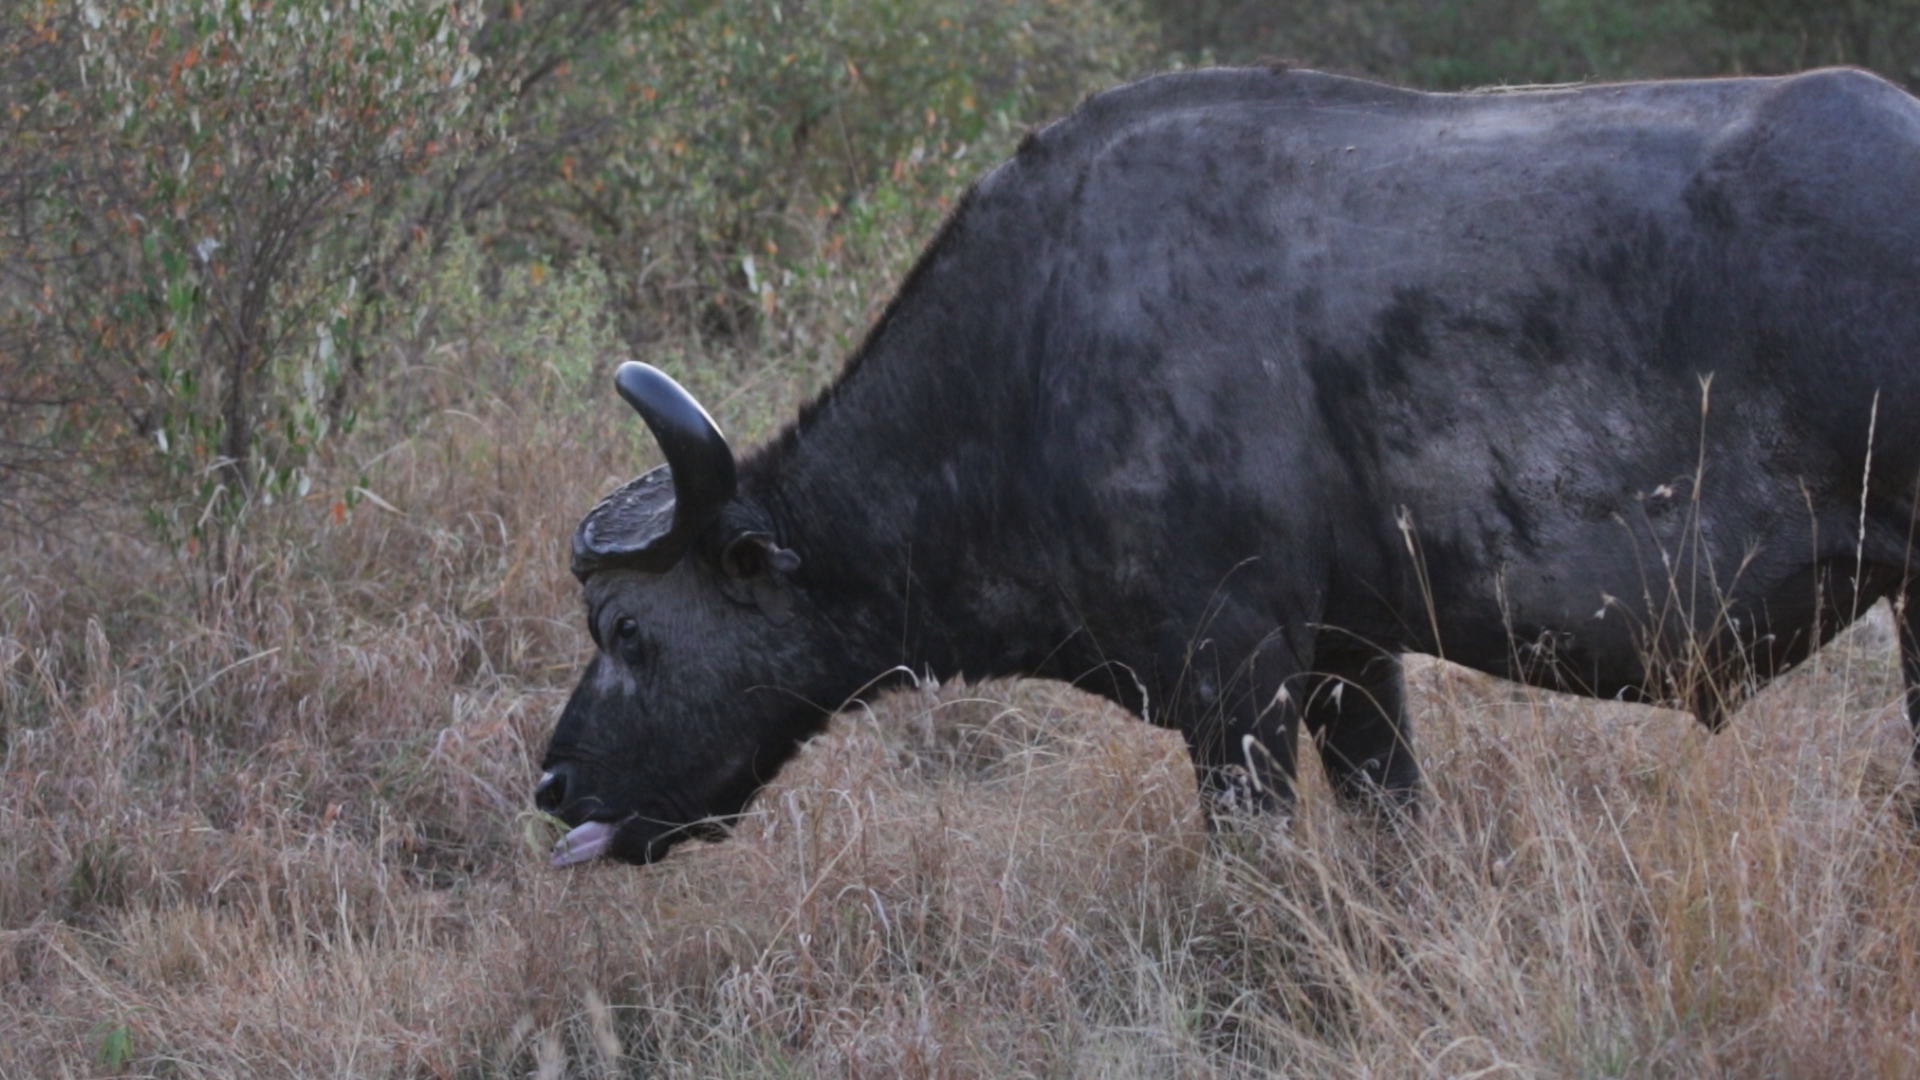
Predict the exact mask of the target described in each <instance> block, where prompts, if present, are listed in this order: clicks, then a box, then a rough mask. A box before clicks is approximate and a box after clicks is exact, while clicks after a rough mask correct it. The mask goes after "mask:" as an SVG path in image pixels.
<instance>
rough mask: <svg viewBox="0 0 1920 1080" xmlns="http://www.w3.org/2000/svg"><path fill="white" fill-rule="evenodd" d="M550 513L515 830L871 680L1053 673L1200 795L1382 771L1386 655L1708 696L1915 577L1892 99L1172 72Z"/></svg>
mask: <svg viewBox="0 0 1920 1080" xmlns="http://www.w3.org/2000/svg"><path fill="white" fill-rule="evenodd" d="M616 382H617V384H618V388H619V390H620V393H621V394H622V395H623V396H624V397H625V398H626V399H627V401H628V402H629V403H630V404H632V405H633V406H634V407H635V408H636V409H638V410H639V412H640V413H641V414H642V416H643V417H644V418H645V421H646V423H647V424H648V425H649V426H650V427H651V428H652V430H653V432H654V434H655V435H656V436H657V437H658V439H659V441H660V444H661V446H662V448H663V450H664V451H665V455H666V460H667V465H665V466H662V467H661V468H658V469H655V470H653V471H652V472H649V473H647V474H646V475H644V476H642V477H640V478H639V479H638V480H635V481H633V482H632V483H630V484H628V485H626V486H625V487H622V488H621V489H619V490H618V491H616V492H615V493H613V494H612V495H610V496H608V497H607V498H606V499H605V500H604V501H602V502H601V503H600V504H599V505H598V506H596V507H594V508H593V510H592V512H591V513H589V514H588V515H587V516H586V518H585V520H584V521H582V522H581V524H580V526H579V529H578V531H577V532H576V533H575V535H574V538H573V571H574V573H575V574H576V575H577V576H578V577H579V579H580V581H581V582H582V584H583V585H584V588H585V594H586V601H587V625H588V628H589V629H590V630H591V632H592V635H593V641H594V644H595V646H596V647H597V648H598V650H599V651H598V655H596V656H595V657H594V658H593V661H592V663H591V664H589V665H588V667H587V669H586V672H585V674H584V675H583V677H582V678H581V680H580V684H579V686H578V688H577V689H575V690H574V692H573V696H572V697H571V699H570V700H569V701H568V702H567V705H566V709H565V711H564V713H563V714H562V715H561V717H560V720H559V723H558V726H557V728H556V730H555V731H554V733H553V737H552V741H551V743H550V745H549V746H548V748H547V752H546V757H545V762H544V767H545V769H546V775H545V776H544V777H543V778H542V780H541V781H540V785H539V789H538V792H537V794H536V799H537V801H538V804H539V805H540V806H541V807H543V808H545V809H546V810H548V811H551V812H552V813H554V814H557V815H558V816H559V817H561V818H563V819H565V821H566V822H567V823H568V825H570V826H572V827H573V829H572V832H570V833H569V834H568V836H567V837H566V839H565V840H563V841H562V843H561V846H560V848H559V851H558V853H557V854H556V856H555V860H554V861H555V862H556V863H560V864H564V863H570V862H579V861H583V860H586V859H589V858H593V857H595V856H599V855H607V856H611V857H613V858H617V859H623V860H627V861H631V862H645V861H648V860H652V859H657V858H659V857H660V856H661V855H662V854H663V853H665V852H666V851H667V850H668V849H669V848H670V847H671V846H672V845H673V844H674V843H676V842H677V841H679V840H681V839H682V838H684V837H686V836H688V835H690V834H697V833H701V832H713V831H716V830H717V829H719V828H721V827H723V825H724V823H725V822H726V821H727V820H728V819H729V818H730V817H732V816H733V815H737V814H738V813H739V812H740V811H741V810H742V808H743V807H745V806H746V804H747V802H748V801H749V800H750V799H751V798H752V797H753V794H754V792H755V791H756V790H757V789H758V788H759V787H760V786H761V785H762V784H764V783H766V782H767V780H768V779H769V778H770V777H772V776H773V775H774V773H775V772H776V771H777V770H778V769H779V768H780V767H781V764H782V763H783V762H785V761H786V760H788V758H790V757H791V756H792V755H793V753H794V751H795V749H796V747H798V746H800V745H801V744H802V743H804V742H805V741H806V740H807V739H808V738H809V737H810V736H813V735H814V734H815V733H817V732H819V731H820V730H821V729H822V727H823V726H824V725H825V724H826V722H827V720H828V717H829V716H830V714H831V713H832V712H833V711H834V709H835V708H836V707H838V706H840V705H842V704H843V703H844V702H846V700H847V699H848V697H849V695H851V694H854V693H858V692H861V690H862V688H864V687H867V686H869V685H871V684H872V683H873V682H874V680H875V679H876V677H885V673H888V672H892V673H894V677H897V678H904V677H908V674H907V673H912V674H914V675H921V674H926V673H930V674H931V675H933V676H935V677H937V678H941V679H945V678H948V677H953V676H960V677H965V678H970V679H971V678H983V677H993V676H1011V675H1026V676H1039V677H1044V678H1052V679H1063V680H1068V681H1071V682H1073V683H1076V684H1078V685H1080V686H1082V687H1085V688H1088V689H1090V690H1093V691H1095V692H1097V693H1099V694H1102V695H1105V696H1106V697H1109V698H1111V699H1112V700H1114V701H1116V702H1119V703H1120V704H1121V705H1123V706H1125V707H1126V708H1128V709H1130V710H1132V711H1133V712H1134V713H1136V714H1137V715H1139V716H1141V717H1144V718H1146V719H1148V720H1151V721H1152V722H1154V723H1157V724H1163V725H1167V726H1169V727H1173V728H1177V729H1178V730H1179V731H1180V732H1181V733H1182V734H1184V735H1185V737H1186V740H1187V745H1188V747H1189V749H1190V751H1191V753H1192V756H1193V761H1194V765H1195V767H1196V769H1197V771H1198V775H1199V782H1200V788H1201V791H1202V794H1203V797H1204V798H1205V799H1206V800H1207V802H1208V805H1209V807H1210V809H1212V810H1214V811H1216V812H1217V811H1219V810H1220V809H1221V808H1222V807H1239V806H1251V807H1253V808H1256V809H1258V808H1262V807H1272V806H1275V805H1278V804H1283V803H1284V802H1285V800H1287V799H1288V798H1289V797H1290V793H1291V778H1292V774H1293V771H1294V753H1295V741H1296V737H1295V736H1296V730H1297V728H1298V727H1299V726H1300V725H1302V724H1304V725H1305V729H1306V731H1307V733H1308V734H1309V735H1310V736H1311V738H1312V741H1313V745H1314V747H1315V748H1316V749H1317V751H1318V752H1319V755H1320V759H1321V761H1322V763H1323V765H1324V767H1325V768H1326V770H1327V772H1328V774H1329V775H1330V777H1331V779H1332V782H1333V784H1334V787H1335V788H1336V790H1337V791H1339V792H1340V793H1341V795H1342V796H1343V797H1345V798H1348V799H1350V800H1353V801H1356V802H1358V803H1361V804H1369V803H1372V804H1379V803H1386V804H1404V803H1409V802H1411V800H1413V798H1414V797H1415V795H1416V792H1417V788H1418V786H1419V783H1420V779H1419V770H1418V767H1417V765H1416V760H1415V756H1414V752H1413V750H1412V740H1411V737H1410V732H1409V730H1408V725H1407V714H1406V708H1405V691H1404V689H1403V684H1402V677H1401V665H1400V660H1399V654H1400V653H1402V652H1406V651H1419V652H1429V653H1437V654H1440V655H1442V656H1445V657H1446V658H1447V659H1449V660H1453V661H1456V662H1458V663H1462V664H1466V665H1469V666H1472V667H1475V668H1478V669H1480V670H1482V671H1487V672H1492V673H1494V674H1497V675H1501V676H1504V677H1506V678H1510V679H1516V680H1522V681H1525V682H1528V683H1533V684H1537V685H1544V686H1548V687H1553V688H1558V689H1564V690H1574V691H1579V692H1584V693H1588V694H1594V695H1603V696H1609V697H1625V698H1628V699H1632V700H1641V701H1651V702H1665V703H1670V704H1676V705H1679V706H1681V707H1684V708H1687V709H1690V710H1692V711H1693V712H1694V713H1695V715H1697V716H1698V717H1700V719H1701V720H1703V721H1704V722H1706V723H1708V724H1709V726H1717V725H1718V724H1719V723H1720V722H1721V717H1722V716H1723V713H1724V711H1725V710H1726V709H1728V708H1729V707H1730V706H1732V705H1733V704H1735V703H1737V701H1738V700H1739V699H1740V698H1741V697H1742V696H1743V695H1745V694H1746V693H1748V692H1750V691H1751V690H1753V689H1754V688H1756V687H1757V686H1759V685H1761V684H1762V683H1764V682H1765V681H1766V680H1767V679H1769V678H1770V677H1772V676H1773V675H1774V674H1775V673H1777V672H1779V671H1781V670H1783V669H1785V668H1787V667H1788V666H1790V665H1793V664H1795V663H1797V662H1799V661H1800V660H1802V659H1804V658H1805V657H1806V656H1807V655H1808V654H1809V653H1810V652H1811V651H1812V650H1813V649H1815V648H1817V647H1818V645H1819V644H1820V643H1822V642H1825V641H1826V640H1827V639H1829V638H1830V637H1832V635H1833V634H1834V632H1835V631H1836V630H1837V629H1838V628H1840V627H1841V626H1843V625H1845V624H1846V623H1847V622H1849V621H1851V620H1852V619H1853V618H1854V617H1855V616H1857V615H1858V614H1859V613H1860V612H1861V611H1863V610H1864V609H1865V608H1866V607H1867V606H1868V605H1869V604H1871V603H1872V602H1874V601H1875V600H1877V599H1880V598H1883V597H1891V598H1892V599H1893V600H1894V601H1895V611H1896V613H1897V617H1898V619H1899V624H1900V631H1901V632H1900V644H1901V653H1902V658H1903V667H1904V673H1905V676H1906V681H1907V687H1908V690H1907V705H1908V711H1909V714H1910V716H1920V652H1917V651H1916V649H1915V644H1916V637H1920V612H1916V610H1915V607H1914V605H1912V604H1908V603H1906V601H1907V600H1908V599H1909V596H1908V592H1907V590H1908V581H1909V576H1908V567H1909V564H1910V561H1911V559H1912V557H1913V554H1914V544H1913V537H1914V527H1915V521H1916V518H1915V514H1916V508H1917V507H1920V503H1916V500H1915V494H1916V479H1917V478H1920V102H1916V101H1915V100H1914V99H1913V98H1911V97H1909V96H1908V95H1907V94H1905V93H1903V92H1902V91H1900V90H1898V89H1896V88H1895V87H1893V86H1891V85H1889V84H1888V83H1885V82H1883V81H1881V80H1879V79H1877V78H1875V77H1873V76H1871V75H1868V74H1864V73H1862V72H1859V71H1851V70H1828V71H1816V72H1811V73H1808V74H1803V75H1796V76H1792V77H1788V78H1769V79H1726V80H1715V81H1694V82H1651V83H1635V84H1625V85H1600V86H1584V87H1574V88H1540V89H1528V90H1524V91H1517V92H1498V93H1495V92H1481V93H1467V94H1427V93H1416V92H1411V91H1406V90H1399V89H1394V88H1390V87H1386V86H1378V85H1373V84H1370V83H1366V82H1359V81H1355V80H1352V79H1345V78H1337V77H1333V76H1329V75H1322V74H1317V73H1314V72H1306V71H1291V72H1289V71H1281V70H1267V69H1248V70H1215V71H1201V72H1194V73H1189V74H1176V75H1166V76H1162V77H1157V78H1151V79H1147V80H1145V81H1143V82H1139V83H1135V84H1133V85H1130V86H1125V87H1121V88H1120V89H1117V90H1114V91H1111V92H1109V93H1105V94H1101V95H1099V96H1097V97H1094V98H1092V99H1091V100H1089V101H1088V102H1087V103H1086V105H1085V106H1083V107H1082V108H1081V109H1079V110H1078V111H1077V112H1075V113H1074V114H1073V115H1071V116H1069V117H1068V118H1066V119H1065V120H1062V121H1060V122H1059V123H1056V124H1054V125H1052V126H1051V127H1048V128H1046V129H1044V130H1042V131H1040V132H1038V133H1036V134H1034V135H1032V136H1030V137H1028V138H1027V139H1026V141H1025V142H1024V143H1023V144H1022V145H1021V147H1020V149H1019V153H1018V154H1017V155H1016V156H1015V157H1014V158H1013V159H1012V160H1011V161H1008V162H1006V163H1005V164H1003V165H1001V166H1000V167H999V168H997V169H995V170H994V171H993V172H992V173H991V174H989V175H988V176H987V177H986V178H985V179H983V180H981V181H980V182H979V183H978V184H977V185H976V186H975V187H974V188H973V190H972V191H971V193H970V194H969V195H968V196H967V197H966V199H965V200H964V201H963V202H962V203H961V204H960V205H959V207H958V208H957V209H956V210H955V211H954V212H953V214H952V216H951V217H950V219H949V220H948V222H947V224H946V226H945V227H944V229H943V230H942V231H941V233H940V235H939V236H938V238H937V239H936V240H935V241H934V242H933V244H932V245H931V246H930V247H929V248H928V250H927V252H926V253H925V255H924V256H923V257H922V258H921V259H920V262H919V264H918V266H917V267H916V268H915V269H914V271H913V272H912V274H911V275H910V276H909V277H908V279H907V281H906V283H905V284H904V285H903V286H902V288H901V289H900V292H899V295H898V296H897V297H896V298H895V299H894V300H893V302H892V303H891V305H890V306H889V307H888V308H887V310H886V312H885V314H884V315H883V316H882V317H881V318H880V320H879V321H878V323H877V324H876V325H875V326H874V327H873V329H872V331H871V333H870V334H869V336H868V337H867V340H866V342H865V343H864V344H863V345H862V347H861V348H860V350H859V351H858V353H857V354H856V355H855V356H854V357H853V358H852V360H851V361H850V362H849V363H848V365H847V367H846V369H845V371H844V372H843V373H842V375H841V376H840V378H839V379H838V380H837V381H836V382H835V383H834V384H833V385H832V386H830V387H828V388H827V389H826V390H825V391H824V392H823V393H821V394H820V396H819V397H818V399H817V400H815V401H814V402H813V403H812V404H811V405H810V406H809V407H808V408H806V409H805V410H804V411H803V412H802V414H801V415H800V416H799V418H798V419H797V420H795V421H794V422H793V423H792V424H791V425H790V426H789V427H787V428H786V430H785V431H783V432H782V433H781V434H780V435H779V436H778V437H776V438H774V439H773V440H772V441H771V442H769V443H768V444H766V445H764V446H762V447H760V448H758V449H756V450H754V451H753V452H752V453H751V454H749V455H748V456H746V457H745V458H743V459H741V460H740V461H739V462H738V464H737V465H736V462H735V459H734V457H733V455H732V452H731V451H730V450H729V448H728V446H727V443H726V441H725V440H724V439H723V438H722V437H721V435H720V432H719V431H718V429H717V428H715V427H714V425H713V423H712V421H711V420H710V419H709V418H708V417H707V414H706V413H705V412H704V411H703V410H702V409H701V408H700V406H699V405H698V404H697V403H695V402H694V401H693V399H692V398H690V397H688V396H687V395H686V394H685V393H683V392H682V391H681V390H680V389H679V387H677V386H676V385H674V384H673V383H672V381H671V380H669V379H667V378H666V377H665V376H663V375H661V374H660V373H658V372H656V371H654V370H653V369H651V368H647V367H645V366H643V365H639V364H629V365H626V366H625V367H623V368H622V369H621V371H620V372H619V374H618V376H617V379H616Z"/></svg>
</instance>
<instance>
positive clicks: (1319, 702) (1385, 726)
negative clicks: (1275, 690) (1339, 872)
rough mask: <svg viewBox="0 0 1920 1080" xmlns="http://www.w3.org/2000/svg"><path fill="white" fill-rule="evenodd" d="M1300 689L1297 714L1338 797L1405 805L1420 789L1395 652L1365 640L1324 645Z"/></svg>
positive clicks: (1370, 805)
mask: <svg viewBox="0 0 1920 1080" xmlns="http://www.w3.org/2000/svg"><path fill="white" fill-rule="evenodd" d="M1298 681H1299V685H1300V686H1301V687H1302V688H1303V689H1305V691H1306V694H1305V697H1306V700H1305V702H1304V703H1303V705H1302V716H1303V719H1304V721H1305V723H1306V728H1307V735H1308V737H1309V738H1311V739H1312V740H1313V745H1314V748H1315V749H1317V750H1318V751H1319V752H1320V764H1321V766H1322V767H1324V768H1325V769H1326V770H1327V780H1328V782H1329V783H1330V784H1331V785H1332V787H1333V791H1334V794H1335V795H1337V796H1338V797H1339V799H1340V801H1341V802H1342V803H1345V804H1347V805H1349V806H1355V807H1364V808H1367V809H1392V810H1411V809H1413V808H1414V807H1415V806H1416V805H1417V804H1418V802H1419V797H1420V763H1419V762H1418V761H1417V760H1416V759H1415V758H1414V753H1413V730H1412V727H1411V724H1410V722H1409V720H1408V718H1407V683H1406V675H1405V672H1404V670H1403V668H1402V667H1401V663H1400V658H1399V657H1398V656H1397V655H1394V654H1392V653H1386V652H1380V651H1378V650H1376V649H1370V648H1351V649H1334V650H1323V652H1322V653H1321V654H1320V655H1318V656H1316V657H1315V658H1314V672H1313V674H1312V675H1311V676H1308V677H1304V678H1302V679H1300V680H1298Z"/></svg>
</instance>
